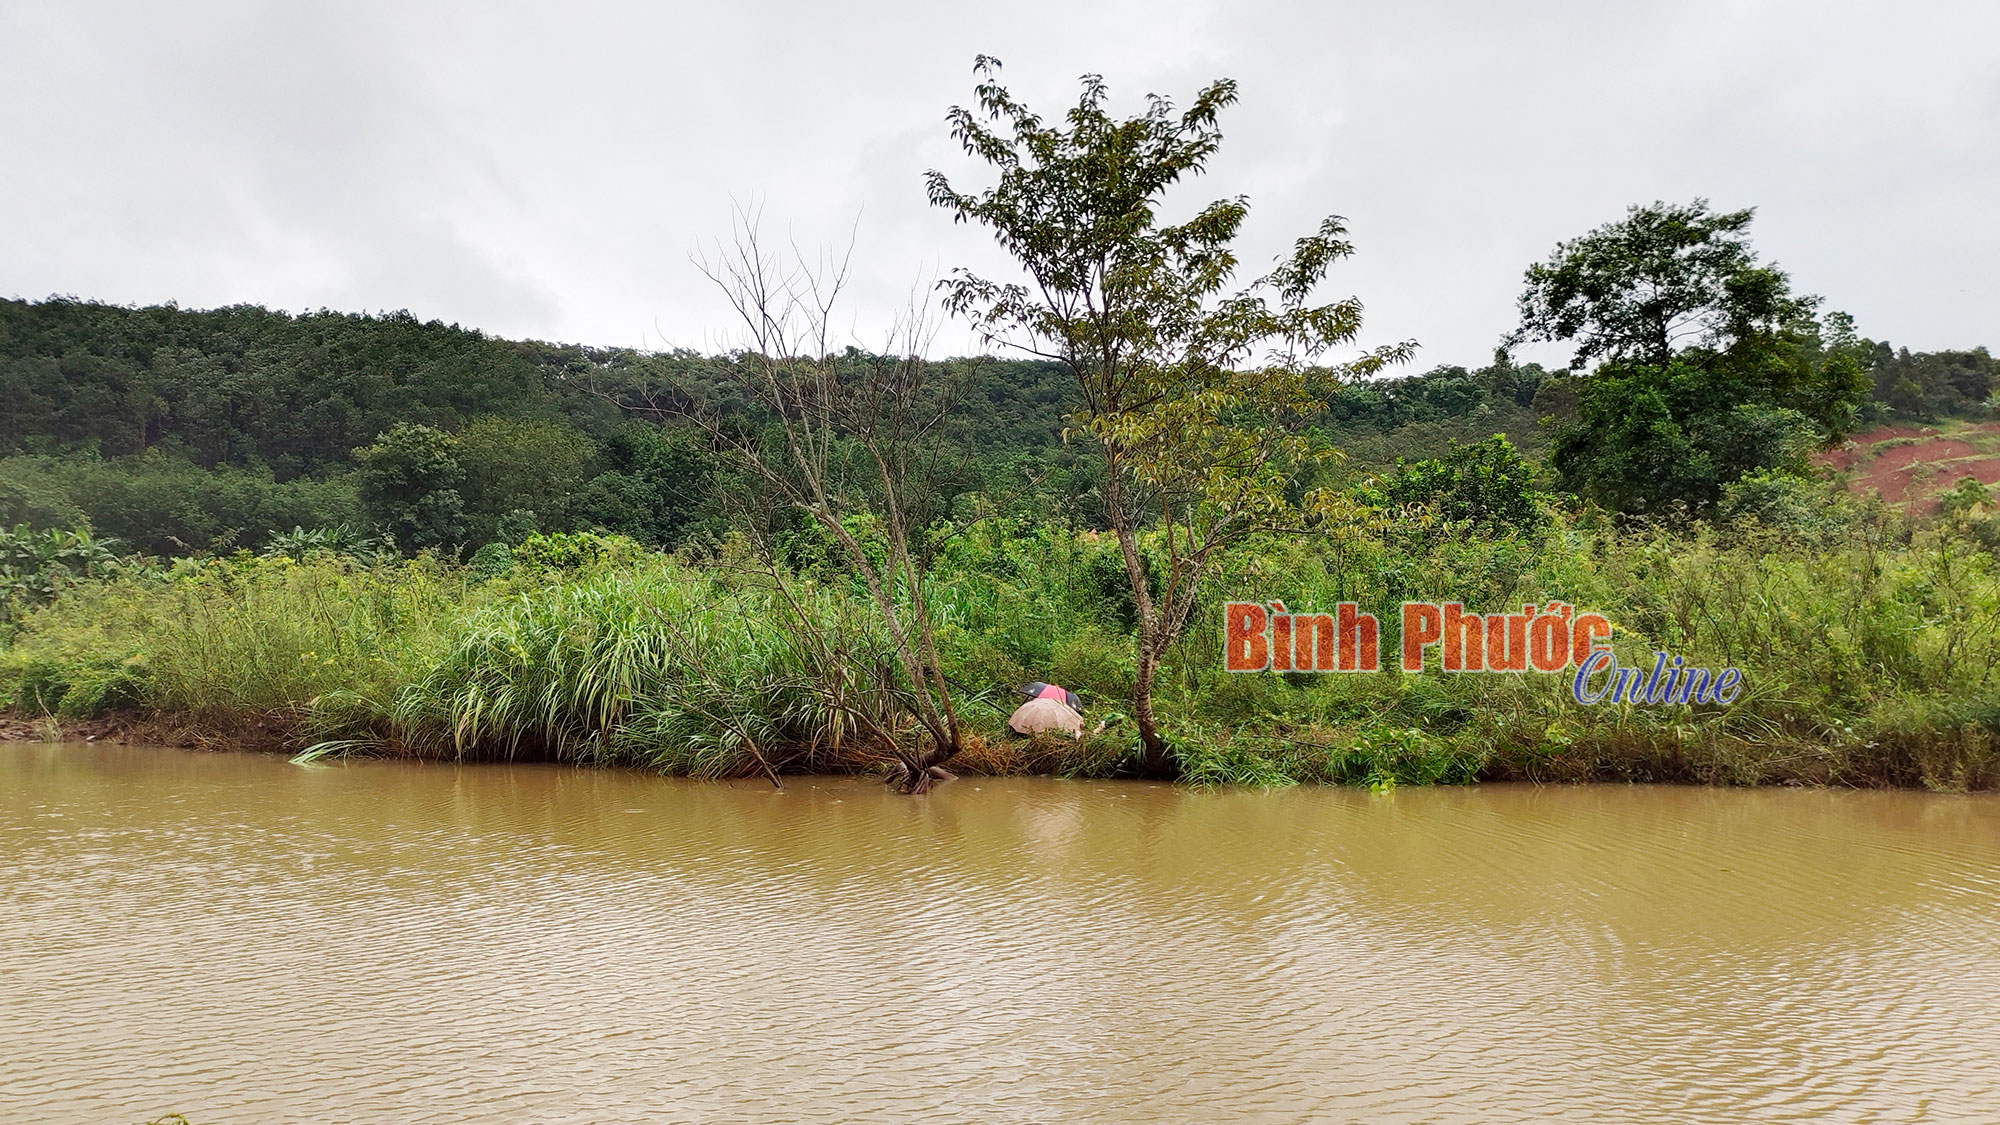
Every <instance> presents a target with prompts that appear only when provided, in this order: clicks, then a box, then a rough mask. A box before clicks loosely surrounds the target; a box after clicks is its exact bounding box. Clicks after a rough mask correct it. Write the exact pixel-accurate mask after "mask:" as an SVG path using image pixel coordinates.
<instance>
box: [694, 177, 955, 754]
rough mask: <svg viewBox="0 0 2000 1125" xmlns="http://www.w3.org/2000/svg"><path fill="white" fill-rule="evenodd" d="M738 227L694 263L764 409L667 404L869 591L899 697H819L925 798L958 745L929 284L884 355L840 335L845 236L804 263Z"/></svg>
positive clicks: (778, 570)
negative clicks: (946, 634) (719, 302)
mask: <svg viewBox="0 0 2000 1125" xmlns="http://www.w3.org/2000/svg"><path fill="white" fill-rule="evenodd" d="M733 225H734V232H733V233H734V239H733V241H732V242H731V243H730V244H729V245H722V244H720V243H718V244H717V245H716V246H715V247H713V248H712V249H711V251H710V252H709V253H708V254H706V255H705V256H702V257H700V258H698V259H697V262H696V264H697V265H698V266H699V267H700V268H701V270H702V272H703V273H704V274H705V275H706V276H707V277H708V278H709V280H710V281H712V282H714V283H715V285H716V287H717V288H718V289H720V290H721V291H722V293H723V294H724V296H725V297H727V298H728V300H729V302H730V304H731V305H732V307H733V308H734V309H735V311H736V314H737V316H738V318H739V319H740V320H741V322H742V327H743V330H744V339H743V341H742V346H741V347H740V348H738V349H737V350H736V351H735V352H734V353H733V354H732V355H731V356H730V362H729V363H728V364H726V365H725V369H726V372H727V374H728V376H729V379H728V381H729V382H731V383H732V384H733V385H734V388H735V389H736V390H737V391H739V392H740V393H742V394H743V396H744V397H745V398H747V399H748V400H750V401H752V402H754V403H756V404H757V406H758V407H760V408H761V409H760V410H758V411H756V412H755V413H756V414H761V415H763V417H755V416H749V417H745V416H736V417H731V416H728V415H726V414H725V413H724V412H723V411H722V410H721V409H720V408H719V407H718V406H716V405H715V404H713V403H704V402H700V401H693V402H686V401H683V402H679V403H676V404H672V405H669V406H668V407H667V408H666V409H667V411H668V412H670V413H673V414H677V415H679V416H681V417H683V418H686V419H688V420H690V421H692V422H693V423H695V424H696V425H698V426H700V427H701V428H702V429H703V430H704V431H706V432H707V434H708V435H709V437H710V439H711V440H712V441H713V442H714V444H715V445H716V447H717V448H718V449H720V450H722V451H723V452H725V453H726V454H728V455H730V456H732V457H733V459H734V460H736V461H737V462H738V463H739V464H740V465H741V466H742V467H743V468H744V469H746V470H747V471H748V474H749V475H750V476H751V477H752V478H753V479H754V480H756V481H758V482H761V484H762V485H763V486H764V490H765V493H766V495H768V496H769V497H771V498H772V499H774V500H775V501H776V502H777V503H779V504H782V505H784V506H787V507H789V508H791V509H793V510H795V511H797V512H799V513H801V514H802V515H803V516H805V517H806V518H807V519H808V520H809V521H810V522H811V523H812V524H813V525H814V526H816V527H817V528H818V529H819V530H820V531H821V532H822V533H823V534H824V535H825V537H826V538H827V539H828V540H829V541H830V542H831V544H833V545H834V546H835V547H836V548H837V551H838V555H839V557H840V558H841V560H842V561H843V562H844V563H845V564H846V566H847V567H848V568H849V569H850V570H851V572H852V573H853V574H854V575H855V576H856V577H857V578H858V579H859V580H860V581H861V583H862V584H863V585H864V586H865V587H866V588H867V592H868V599H869V601H870V603H871V604H872V606H873V608H874V611H875V613H876V615H877V616H878V617H879V619H880V624H881V625H882V628H883V631H884V633H885V634H886V635H887V637H888V641H889V645H890V648H891V649H892V650H893V652H892V657H893V663H894V667H893V669H891V670H890V672H891V674H890V675H889V676H887V677H885V678H884V679H885V682H887V683H890V684H893V685H894V690H893V694H894V697H895V698H894V703H895V705H894V706H892V707H887V708H884V707H879V706H869V705H865V704H864V703H863V700H865V699H866V698H867V697H868V693H866V692H856V691H854V690H852V689H851V687H850V686H848V685H836V686H835V689H834V690H831V691H829V692H828V693H827V697H828V698H829V700H831V701H832V702H833V705H834V706H835V707H837V708H839V709H841V710H843V711H845V712H846V714H847V718H848V719H849V720H850V721H851V722H852V723H853V724H854V727H855V729H856V730H857V731H858V733H860V734H861V735H862V736H863V737H864V738H865V739H867V740H868V741H871V742H873V743H874V744H875V745H876V746H878V747H879V748H880V749H881V751H882V752H883V753H884V754H885V755H886V756H887V757H888V758H889V759H890V760H891V763H892V764H891V767H890V774H889V782H890V783H891V784H893V785H896V786H897V787H899V788H900V789H902V790H903V791H905V792H910V793H922V792H924V791H926V790H927V789H929V787H930V785H931V783H932V782H933V781H934V780H936V779H939V778H942V777H949V776H950V774H949V773H947V772H946V771H945V770H944V768H943V767H944V764H945V763H946V762H947V761H949V760H950V759H951V758H952V757H953V756H954V755H956V754H957V753H958V752H959V749H960V747H961V744H962V739H963V731H962V728H961V724H960V721H959V717H958V713H957V711H956V709H955V708H954V706H953V703H952V697H951V689H950V687H949V685H948V684H947V683H946V682H945V677H944V670H943V667H942V664H941V663H940V661H939V659H938V651H937V640H936V635H935V628H934V621H933V617H932V613H931V609H930V603H929V600H928V598H927V597H926V596H925V585H924V583H925V575H926V570H927V562H928V557H929V552H928V550H927V549H926V547H925V542H924V539H923V537H924V535H925V533H926V530H927V529H928V528H929V526H930V524H931V522H932V520H933V519H934V518H935V517H936V516H937V515H938V514H940V513H938V512H937V511H936V510H935V509H936V505H937V502H938V497H939V496H940V490H939V488H938V484H939V479H940V476H941V474H942V471H943V470H944V469H945V468H946V467H948V461H949V459H950V457H951V455H952V445H953V443H952V442H951V441H950V440H949V438H948V433H947V422H948V420H949V419H950V416H951V410H952V405H953V403H954V400H955V397H956V386H955V384H954V383H953V381H952V380H951V378H950V375H949V369H948V368H944V367H941V366H939V365H935V364H931V363H928V362H926V361H925V360H924V358H923V356H924V353H925V352H926V350H927V348H928V345H929V343H930V337H931V334H932V333H933V332H934V331H935V328H934V325H933V321H932V318H931V317H930V315H929V312H930V310H929V306H928V303H927V300H926V298H925V297H924V296H923V294H924V293H925V292H926V290H927V287H919V288H917V289H914V290H913V291H912V293H913V296H912V299H911V301H910V303H909V305H908V307H907V309H906V310H905V312H904V313H903V315H902V316H901V317H899V318H898V320H897V322H896V323H895V324H894V325H893V326H892V328H891V329H890V331H889V334H888V339H887V342H886V346H884V347H883V348H881V349H879V350H866V349H862V348H859V347H856V346H853V345H851V344H845V343H841V342H838V341H837V340H836V338H835V337H836V324H835V319H834V311H835V307H836V305H837V304H838V302H839V299H840V297H841V295H842V292H843V290H844V289H845V288H846V283H847V278H848V268H849V262H850V261H851V257H852V245H851V243H850V245H849V246H848V248H847V249H846V250H845V251H843V252H841V253H838V254H829V255H821V256H819V257H818V258H816V259H812V258H808V257H807V255H805V254H804V253H802V252H800V251H799V249H798V248H797V247H796V246H790V247H787V248H786V249H785V250H783V251H775V252H774V251H773V250H772V248H771V247H769V246H768V245H767V243H766V242H765V240H764V239H763V237H762V235H761V232H760V229H759V223H758V216H757V215H756V213H755V212H754V211H746V210H743V209H739V210H738V211H737V213H736V215H735V222H734V224H733ZM765 545H766V548H767V550H766V558H767V562H768V564H769V565H768V568H767V570H766V573H767V574H769V575H770V577H771V579H772V580H773V581H774V582H776V583H779V584H780V585H781V587H782V588H781V590H780V593H781V594H782V595H783V596H782V597H781V598H780V604H781V605H784V606H787V607H789V612H791V613H793V614H794V615H795V616H797V617H798V618H799V621H798V622H797V625H798V628H799V632H800V635H801V636H803V637H805V638H806V639H808V640H812V641H815V642H816V643H818V644H820V645H821V646H823V647H825V648H826V649H827V651H826V652H825V653H822V654H821V655H822V656H824V657H825V658H826V659H825V660H824V661H823V662H822V666H823V667H836V666H841V665H844V664H846V663H847V661H845V660H842V659H840V657H841V656H842V655H843V654H842V653H841V652H839V651H837V650H838V649H840V648H841V647H843V646H842V645H841V642H840V641H838V640H837V639H835V638H832V637H830V636H829V635H828V633H827V632H826V631H825V630H824V629H822V628H821V627H820V626H819V625H818V624H817V623H815V622H814V621H812V620H810V619H809V610H808V608H807V606H806V605H805V604H803V602H802V600H801V599H799V598H797V597H795V596H794V593H795V591H793V590H792V589H791V588H790V586H791V585H792V584H795V583H796V582H797V581H798V580H797V579H796V578H795V577H794V576H792V575H791V574H790V573H789V572H788V571H787V568H786V567H784V566H783V565H780V563H779V561H778V560H777V558H776V554H775V550H774V549H773V548H772V545H771V544H770V543H769V542H768V541H766V544H765ZM899 720H907V721H899Z"/></svg>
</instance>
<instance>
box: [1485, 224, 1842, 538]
mask: <svg viewBox="0 0 2000 1125" xmlns="http://www.w3.org/2000/svg"><path fill="white" fill-rule="evenodd" d="M1751 214H1752V213H1751V212H1750V211H1748V210H1744V211H1736V212H1730V213H1728V214H1713V213H1711V212H1710V211H1709V209H1708V204H1707V201H1705V200H1700V199H1697V200H1695V201H1694V202H1693V203H1692V204H1690V205H1687V206H1676V205H1671V204H1665V203H1657V204H1654V205H1652V206H1650V207H1634V208H1632V209H1631V210H1630V211H1629V212H1628V213H1627V215H1626V217H1625V219H1624V220H1623V221H1621V222H1616V223H1611V224H1608V225H1606V226H1603V227H1599V228H1598V229H1597V230H1595V231H1592V232H1590V233H1589V234H1587V235H1584V236H1583V237H1581V238H1577V239H1573V240H1571V241H1569V242H1566V243H1563V244H1562V245H1561V246H1559V247H1557V249H1556V252H1555V254H1554V255H1553V256H1552V257H1551V258H1550V259H1549V260H1548V261H1546V262H1543V263H1540V264H1537V265H1534V266H1531V267H1529V269H1528V272H1527V288H1526V291H1525V292H1524V293H1523V294H1522V297H1521V326H1520V328H1519V330H1517V331H1516V332H1515V333H1514V334H1513V336H1512V337H1510V342H1519V341H1521V340H1562V341H1574V342H1575V343H1576V353H1575V356H1574V358H1573V359H1572V362H1571V365H1572V367H1576V366H1580V365H1582V364H1583V363H1585V362H1587V361H1590V360H1593V359H1600V360H1602V361H1603V362H1602V363H1601V364H1600V365H1599V366H1598V367H1597V369H1596V370H1595V371H1594V372H1593V373H1592V375H1591V376H1590V377H1589V378H1588V379H1586V380H1584V381H1583V382H1582V384H1581V385H1580V386H1578V387H1577V388H1575V390H1576V414H1575V417H1574V419H1573V420H1571V421H1569V422H1567V423H1566V424H1564V425H1562V426H1561V428H1559V429H1558V431H1557V433H1556V435H1555V438H1554V440H1553V442H1552V445H1551V449H1550V458H1549V460H1550V464H1551V466H1552V467H1553V468H1554V469H1555V470H1556V472H1557V474H1558V477H1559V479H1560V481H1561V483H1562V485H1563V487H1565V488H1567V489H1569V490H1570V491H1573V492H1576V493H1578V494H1580V495H1583V496H1587V497H1590V498H1592V499H1595V500H1597V501H1598V502H1600V503H1603V504H1605V505H1606V506H1608V507H1611V508H1613V509H1614V510H1617V511H1621V512H1627V513H1665V512H1670V511H1677V510H1686V511H1690V512H1695V513H1707V512H1709V511H1710V510H1711V509H1712V508H1713V506H1714V504H1715V502H1716V500H1717V499H1718V498H1719V497H1720V496H1721V493H1722V489H1723V486H1725V485H1727V484H1728V483H1729V482H1731V481H1734V480H1735V479H1737V478H1738V477H1740V476H1741V475H1743V474H1744V473H1745V472H1751V471H1755V470H1761V469H1784V470H1792V471H1802V470H1803V469H1804V467H1805V458H1806V455H1807V454H1808V453H1809V452H1810V451H1811V450H1812V449H1813V448H1814V447H1816V446H1820V445H1824V444H1826V443H1829V442H1832V441H1835V440H1838V439H1840V438H1841V437H1844V436H1845V435H1846V434H1847V433H1848V432H1850V431H1851V430H1852V429H1853V428H1854V426H1855V424H1856V422H1857V419H1858V408H1859V407H1860V405H1861V403H1862V402H1863V400H1864V399H1865V397H1866V395H1867V390H1868V378H1867V374H1866V371H1865V370H1864V367H1863V362H1862V360H1863V357H1864V356H1865V355H1866V353H1867V345H1866V343H1865V342H1864V341H1862V340H1860V339H1859V338H1858V337H1856V336H1855V334H1854V326H1853V322H1852V320H1851V318H1849V317H1847V316H1846V315H1845V314H1843V313H1832V314H1829V315H1828V316H1826V317H1825V318H1824V319H1823V320H1822V319H1821V318H1819V317H1817V316H1815V313H1814V310H1815V309H1816V308H1817V307H1818V305H1819V298H1817V297H1799V296H1794V295H1793V294H1792V292H1791V287H1790V281H1789V279H1788V278H1787V277H1786V276H1785V274H1784V273H1783V271H1781V270H1779V269H1777V268H1776V267H1773V266H1764V265H1760V264H1758V262H1757V258H1756V255H1755V253H1754V252H1752V250H1751V249H1750V245H1749V238H1748V233H1747V232H1748V228H1749V224H1750V218H1751Z"/></svg>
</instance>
